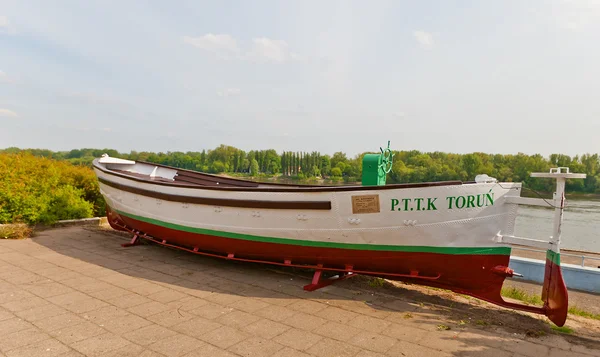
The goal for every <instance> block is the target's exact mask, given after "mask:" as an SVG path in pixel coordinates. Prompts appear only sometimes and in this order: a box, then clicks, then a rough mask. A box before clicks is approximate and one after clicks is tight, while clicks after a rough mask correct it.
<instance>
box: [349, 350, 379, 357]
mask: <svg viewBox="0 0 600 357" xmlns="http://www.w3.org/2000/svg"><path fill="white" fill-rule="evenodd" d="M354 357H387V356H386V355H384V354H382V353H378V352H373V351H367V350H362V351H360V352H358V354H357V355H356V356H354Z"/></svg>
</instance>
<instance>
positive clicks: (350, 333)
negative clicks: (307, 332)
mask: <svg viewBox="0 0 600 357" xmlns="http://www.w3.org/2000/svg"><path fill="white" fill-rule="evenodd" d="M313 332H314V333H316V334H317V335H321V336H325V337H329V338H332V339H334V340H339V341H349V340H350V339H352V338H353V337H354V336H356V335H358V334H359V333H363V332H364V331H363V330H360V329H358V328H356V327H352V326H348V325H344V324H340V323H338V322H333V321H329V322H327V323H326V324H325V325H322V326H320V327H319V328H317V329H316V330H314V331H313Z"/></svg>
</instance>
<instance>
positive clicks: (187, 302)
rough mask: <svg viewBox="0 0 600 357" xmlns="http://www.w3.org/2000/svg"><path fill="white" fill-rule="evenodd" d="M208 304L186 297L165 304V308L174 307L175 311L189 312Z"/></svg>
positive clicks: (195, 298) (198, 299) (202, 300)
mask: <svg viewBox="0 0 600 357" xmlns="http://www.w3.org/2000/svg"><path fill="white" fill-rule="evenodd" d="M208 303H209V302H208V301H206V300H204V299H200V298H197V297H195V296H186V297H184V298H183V299H180V300H176V301H171V302H169V303H167V306H169V307H175V308H176V309H178V310H181V311H191V310H194V309H197V308H199V307H201V306H204V305H207V304H208Z"/></svg>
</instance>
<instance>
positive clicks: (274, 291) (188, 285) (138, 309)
mask: <svg viewBox="0 0 600 357" xmlns="http://www.w3.org/2000/svg"><path fill="white" fill-rule="evenodd" d="M122 242H124V238H123V237H120V236H117V235H113V234H107V233H101V232H97V231H93V230H90V229H86V228H78V227H72V228H61V229H54V230H49V231H43V232H40V233H39V234H38V236H37V237H35V238H32V239H27V240H21V241H11V240H0V355H5V356H8V357H13V356H36V357H37V356H65V357H66V356H82V355H84V356H106V357H109V356H145V357H150V356H187V357H192V356H207V357H220V356H231V357H233V356H282V357H300V356H317V357H334V356H354V357H376V356H425V357H434V356H499V357H502V356H507V357H510V356H514V357H517V356H531V357H537V356H544V357H547V356H548V357H558V356H565V357H569V356H590V355H596V356H600V351H599V350H597V349H596V350H594V349H592V348H591V347H590V346H592V345H590V344H589V343H587V344H585V343H584V344H574V343H571V342H568V341H567V339H565V338H563V337H562V336H558V335H553V334H548V335H546V336H543V337H538V338H530V337H527V336H526V335H525V333H524V332H508V331H506V330H505V329H500V328H492V327H487V328H484V327H483V326H477V324H475V323H471V322H469V323H462V324H459V325H456V324H451V323H449V322H448V320H447V318H446V317H445V316H444V315H443V314H441V313H439V311H437V310H436V309H434V308H433V305H431V306H432V307H430V308H428V307H427V306H424V305H423V304H422V303H419V302H417V301H411V300H410V299H407V300H400V299H397V298H390V297H389V296H384V295H382V294H379V293H377V292H369V291H368V290H366V291H362V292H361V291H357V290H354V289H348V288H347V286H346V285H344V284H340V286H330V287H327V288H324V289H321V290H319V291H316V292H312V293H309V292H305V291H303V290H302V286H303V285H304V284H306V283H308V280H306V279H305V278H302V277H298V276H295V275H290V274H286V273H285V270H284V271H281V270H275V269H269V268H268V267H265V266H262V265H257V264H242V263H237V262H231V261H224V260H219V259H212V258H205V257H199V256H195V255H193V254H190V253H184V252H178V251H174V250H170V249H166V248H163V247H157V246H150V245H142V246H136V247H132V248H121V247H120V245H119V244H120V243H122ZM287 272H291V271H290V270H288V271H287ZM355 279H358V278H355ZM344 286H346V287H344ZM373 290H376V289H373ZM507 313H510V314H513V313H512V312H507ZM515 315H516V314H515ZM536 321H537V320H536ZM540 324H541V322H540ZM444 326H448V327H450V328H451V329H450V330H446V329H444V328H443V327H444ZM585 345H587V347H585Z"/></svg>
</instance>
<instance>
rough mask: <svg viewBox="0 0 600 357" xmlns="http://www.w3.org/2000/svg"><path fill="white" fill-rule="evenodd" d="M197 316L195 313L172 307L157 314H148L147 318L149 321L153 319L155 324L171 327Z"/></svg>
mask: <svg viewBox="0 0 600 357" xmlns="http://www.w3.org/2000/svg"><path fill="white" fill-rule="evenodd" d="M195 317H196V315H194V314H192V313H190V312H186V311H181V310H178V309H170V310H167V311H163V312H161V313H158V314H156V315H152V316H148V317H147V318H146V319H147V320H148V321H152V322H154V323H155V324H158V325H161V326H165V327H171V326H173V325H177V324H180V323H182V322H184V321H188V320H191V319H193V318H195Z"/></svg>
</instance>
